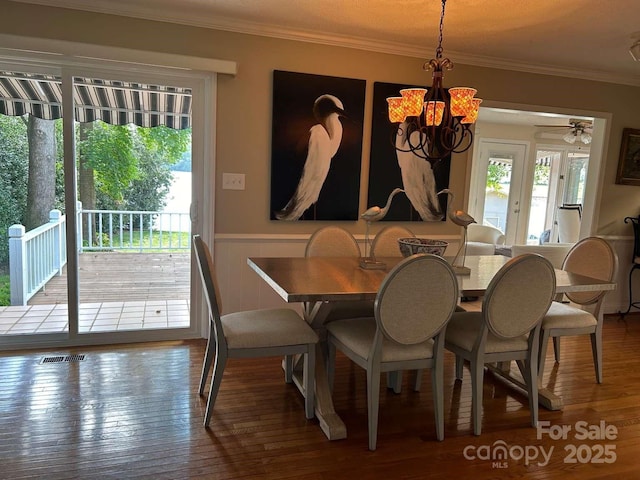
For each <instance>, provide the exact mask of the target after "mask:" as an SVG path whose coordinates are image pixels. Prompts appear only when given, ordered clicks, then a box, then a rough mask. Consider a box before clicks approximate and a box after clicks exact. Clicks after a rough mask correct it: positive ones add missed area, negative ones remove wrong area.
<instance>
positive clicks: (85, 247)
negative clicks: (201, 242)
mask: <svg viewBox="0 0 640 480" xmlns="http://www.w3.org/2000/svg"><path fill="white" fill-rule="evenodd" d="M78 211H80V212H81V214H82V218H83V220H85V219H86V221H87V225H93V228H90V229H88V231H86V232H85V231H83V230H82V225H83V223H82V222H78V229H79V231H80V235H79V238H78V240H79V242H78V249H79V251H80V252H82V251H96V250H109V251H111V250H128V251H131V250H137V251H140V252H142V251H144V250H189V249H190V248H191V234H190V233H191V218H190V216H189V214H188V213H182V212H152V211H124V210H80V209H79V210H78ZM141 226H142V228H141ZM185 233H186V235H185Z"/></svg>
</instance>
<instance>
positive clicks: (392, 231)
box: [371, 225, 415, 258]
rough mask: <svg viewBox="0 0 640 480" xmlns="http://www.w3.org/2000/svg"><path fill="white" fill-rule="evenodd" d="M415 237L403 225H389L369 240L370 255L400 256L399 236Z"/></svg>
mask: <svg viewBox="0 0 640 480" xmlns="http://www.w3.org/2000/svg"><path fill="white" fill-rule="evenodd" d="M408 237H415V235H414V233H413V232H412V231H411V230H409V229H408V228H405V227H400V226H398V225H390V226H388V227H384V228H383V229H382V230H380V231H379V232H378V234H377V235H376V236H375V238H374V239H373V242H371V256H372V257H374V258H375V257H401V256H402V254H401V253H400V247H399V246H398V239H399V238H408Z"/></svg>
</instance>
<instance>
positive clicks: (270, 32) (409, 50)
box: [12, 0, 640, 87]
mask: <svg viewBox="0 0 640 480" xmlns="http://www.w3.org/2000/svg"><path fill="white" fill-rule="evenodd" d="M12 1H14V2H18V3H30V4H38V5H48V6H51V1H47V0H12ZM55 7H56V8H70V9H76V10H85V11H92V12H95V13H103V14H109V15H118V16H128V17H134V18H140V19H145V20H153V21H160V22H168V23H177V24H181V25H188V26H193V27H201V28H208V29H214V30H222V31H227V32H234V33H241V34H248V35H257V36H263V37H271V38H279V39H283V40H294V41H299V42H309V43H316V44H321V45H329V46H334V47H344V48H353V49H358V50H365V51H370V52H377V53H385V54H391V55H400V56H407V57H417V58H425V59H426V58H431V57H432V56H433V54H432V52H433V50H434V49H435V47H434V49H431V50H428V49H426V48H417V47H413V46H411V45H407V44H406V43H400V42H390V41H380V40H375V39H370V38H362V37H355V36H345V35H335V34H327V33H326V32H321V31H312V30H300V29H295V28H289V27H283V26H278V25H269V24H263V23H256V22H249V21H245V20H239V19H236V18H229V17H220V16H218V17H206V16H204V15H202V14H201V12H196V13H190V12H186V11H184V10H180V9H179V8H178V7H175V8H174V9H172V11H167V10H166V9H155V10H154V9H152V8H150V7H147V6H141V5H135V4H131V3H123V2H121V1H113V0H112V1H109V2H99V3H98V4H95V3H92V4H88V3H87V2H86V1H83V0H56V1H55ZM447 55H448V56H449V57H450V58H453V59H455V62H456V63H460V64H465V65H471V66H477V67H487V68H496V69H501V70H512V71H517V72H523V73H534V74H541V75H552V76H560V77H569V78H579V79H582V80H592V81H596V82H606V83H615V84H621V85H630V86H634V87H638V86H640V75H623V74H615V73H609V72H603V71H597V70H583V69H575V68H567V67H559V66H554V65H544V64H535V65H533V64H530V63H525V62H522V61H519V60H512V59H504V58H495V57H488V56H476V55H469V54H465V53H462V52H455V51H451V50H449V51H447Z"/></svg>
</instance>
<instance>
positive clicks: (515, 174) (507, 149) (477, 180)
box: [470, 139, 527, 244]
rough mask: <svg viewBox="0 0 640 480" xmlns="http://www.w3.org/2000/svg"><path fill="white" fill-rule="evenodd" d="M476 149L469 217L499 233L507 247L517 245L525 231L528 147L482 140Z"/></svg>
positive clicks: (521, 144)
mask: <svg viewBox="0 0 640 480" xmlns="http://www.w3.org/2000/svg"><path fill="white" fill-rule="evenodd" d="M478 148H479V150H478V152H479V153H478V154H477V155H476V161H475V163H474V166H473V168H472V178H473V179H474V180H473V182H472V188H471V196H470V198H471V202H472V204H471V205H470V211H471V215H472V216H473V217H474V218H475V219H476V220H477V221H478V223H482V224H485V225H492V226H494V227H496V228H498V229H500V230H502V231H503V232H504V234H505V239H506V240H505V241H506V243H507V244H513V243H519V239H520V238H522V237H524V232H525V230H526V211H525V212H523V211H522V208H523V205H522V203H523V199H522V186H523V178H524V172H525V159H526V154H527V145H526V144H524V143H508V142H502V141H492V140H484V139H481V140H480V141H479V147H478ZM522 213H524V214H522Z"/></svg>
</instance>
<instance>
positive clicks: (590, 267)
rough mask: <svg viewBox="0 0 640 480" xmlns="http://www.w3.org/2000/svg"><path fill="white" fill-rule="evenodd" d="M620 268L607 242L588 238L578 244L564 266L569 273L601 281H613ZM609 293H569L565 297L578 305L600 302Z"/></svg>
mask: <svg viewBox="0 0 640 480" xmlns="http://www.w3.org/2000/svg"><path fill="white" fill-rule="evenodd" d="M617 268H618V257H617V255H616V254H615V252H614V251H613V249H612V248H611V246H610V245H609V243H607V241H606V240H603V239H602V238H598V237H587V238H583V239H582V240H580V241H579V242H578V243H576V244H575V245H574V246H573V248H572V249H571V250H569V253H568V254H567V256H566V258H565V259H564V263H563V264H562V269H563V270H566V271H567V272H571V273H577V274H579V275H586V276H587V277H593V278H597V279H599V280H607V281H609V282H610V281H613V279H614V278H615V275H616V270H617ZM606 293H607V292H606V291H605V290H600V291H595V292H568V293H565V296H566V297H567V298H568V299H569V300H571V301H572V302H573V303H577V304H578V305H590V304H593V303H596V302H598V300H600V299H601V298H602V297H604V295H605V294H606Z"/></svg>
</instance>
